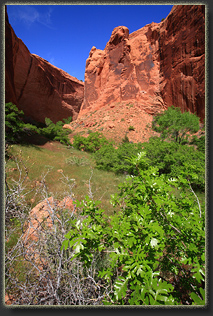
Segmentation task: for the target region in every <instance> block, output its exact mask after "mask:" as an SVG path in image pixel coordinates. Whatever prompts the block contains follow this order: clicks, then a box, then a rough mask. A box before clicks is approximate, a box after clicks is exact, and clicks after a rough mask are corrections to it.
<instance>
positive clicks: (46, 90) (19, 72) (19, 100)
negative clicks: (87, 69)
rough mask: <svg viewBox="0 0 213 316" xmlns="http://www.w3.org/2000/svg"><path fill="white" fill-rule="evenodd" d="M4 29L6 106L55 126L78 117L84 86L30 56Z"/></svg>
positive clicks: (7, 28) (37, 57) (17, 39)
mask: <svg viewBox="0 0 213 316" xmlns="http://www.w3.org/2000/svg"><path fill="white" fill-rule="evenodd" d="M5 22H6V25H5V102H13V103H14V104H16V105H17V106H18V108H19V109H20V110H23V111H24V113H25V115H26V116H28V117H31V118H32V119H34V120H36V121H39V122H44V120H45V117H49V118H50V119H51V120H52V121H53V122H54V123H55V122H57V121H59V120H62V119H63V118H66V117H69V116H72V117H73V118H74V119H75V118H76V117H77V115H78V112H79V110H80V107H81V104H82V101H83V95H84V84H83V83H82V82H81V81H79V80H78V79H76V78H74V77H72V76H70V75H69V74H67V73H66V72H65V71H63V70H61V69H59V68H57V67H55V66H53V65H51V64H50V63H49V62H47V61H46V60H44V59H43V58H41V57H39V56H37V55H35V54H31V53H30V52H29V50H28V49H27V47H26V46H25V45H24V43H23V42H22V40H21V39H20V38H18V37H17V36H16V35H15V33H14V31H13V29H12V27H11V26H10V24H9V21H8V16H7V12H6V21H5Z"/></svg>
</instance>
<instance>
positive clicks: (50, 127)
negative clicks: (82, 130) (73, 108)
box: [39, 117, 72, 145]
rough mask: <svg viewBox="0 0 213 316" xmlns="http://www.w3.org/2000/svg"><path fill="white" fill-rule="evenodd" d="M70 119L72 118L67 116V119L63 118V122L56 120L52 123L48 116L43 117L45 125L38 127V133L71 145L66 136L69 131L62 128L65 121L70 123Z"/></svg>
mask: <svg viewBox="0 0 213 316" xmlns="http://www.w3.org/2000/svg"><path fill="white" fill-rule="evenodd" d="M71 120H72V118H71V117H69V118H68V119H64V120H63V121H64V122H63V121H58V122H57V123H56V124H54V123H53V122H52V121H51V119H50V118H45V124H46V127H43V128H40V131H39V133H40V134H41V135H43V136H45V137H47V138H49V139H51V140H56V141H59V142H60V143H62V144H64V145H71V143H70V141H69V138H68V135H69V133H70V131H69V130H67V129H64V128H63V125H64V124H65V123H66V124H68V123H70V121H71Z"/></svg>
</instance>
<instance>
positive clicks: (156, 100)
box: [79, 5, 205, 118]
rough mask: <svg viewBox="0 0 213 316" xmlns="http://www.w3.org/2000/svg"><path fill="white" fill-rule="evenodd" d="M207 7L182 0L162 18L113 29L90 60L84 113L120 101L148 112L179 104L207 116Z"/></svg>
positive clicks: (183, 107)
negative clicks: (132, 27) (132, 28)
mask: <svg viewBox="0 0 213 316" xmlns="http://www.w3.org/2000/svg"><path fill="white" fill-rule="evenodd" d="M204 14H205V6H199V5H198V6H196V5H195V6H192V5H177V6H174V7H173V9H172V10H171V12H170V14H169V15H168V17H167V18H166V19H165V20H164V21H163V22H161V23H158V24H157V23H151V24H149V25H146V26H145V27H143V28H141V29H140V30H138V31H136V32H133V33H132V34H130V35H129V30H128V29H127V28H126V27H124V26H120V27H117V28H115V29H114V30H113V32H112V35H111V38H110V40H109V42H108V43H107V45H106V47H105V49H104V50H103V51H102V50H99V49H96V48H95V47H93V48H92V49H91V51H90V54H89V58H88V59H87V62H86V70H85V93H84V102H83V104H82V107H81V111H80V114H79V115H80V116H81V115H83V114H85V113H87V112H88V111H90V110H94V109H100V108H101V107H103V106H105V105H107V104H109V103H116V102H123V101H126V102H132V103H134V104H137V105H138V106H140V108H142V109H143V110H145V111H146V112H147V113H149V114H156V113H158V112H159V111H161V110H162V109H165V108H167V107H168V106H171V105H175V106H178V107H180V108H181V109H182V110H190V111H191V112H197V114H198V115H199V116H200V117H201V118H204V116H205V16H204Z"/></svg>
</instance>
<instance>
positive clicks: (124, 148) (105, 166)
mask: <svg viewBox="0 0 213 316" xmlns="http://www.w3.org/2000/svg"><path fill="white" fill-rule="evenodd" d="M141 148H142V145H141V144H140V143H139V144H133V143H130V142H122V143H121V144H120V145H119V146H118V148H117V149H116V148H115V147H114V146H113V145H112V144H111V145H105V146H103V147H102V148H101V149H100V150H98V151H97V152H96V153H95V155H94V158H95V162H96V167H97V168H98V169H102V170H107V171H113V172H115V173H116V174H119V173H120V174H122V173H126V174H127V173H131V169H132V167H131V164H130V163H129V162H128V158H130V157H132V155H134V154H136V153H138V152H139V151H140V150H141Z"/></svg>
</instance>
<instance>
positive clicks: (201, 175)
mask: <svg viewBox="0 0 213 316" xmlns="http://www.w3.org/2000/svg"><path fill="white" fill-rule="evenodd" d="M143 147H144V150H145V151H146V156H147V158H148V159H149V164H150V165H151V166H156V167H157V168H158V169H159V173H160V174H166V175H167V176H168V177H177V176H178V175H179V174H181V173H182V172H185V171H187V167H186V164H187V163H188V164H190V165H192V166H193V168H194V171H193V174H194V178H193V179H191V184H192V186H193V188H194V189H199V190H202V191H204V189H205V154H204V153H203V152H201V151H197V150H196V149H194V148H193V147H192V146H188V145H181V144H179V143H177V142H167V141H162V140H161V139H160V138H159V137H152V138H150V139H149V142H148V143H143ZM191 171H192V170H191ZM191 171H190V172H191Z"/></svg>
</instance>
